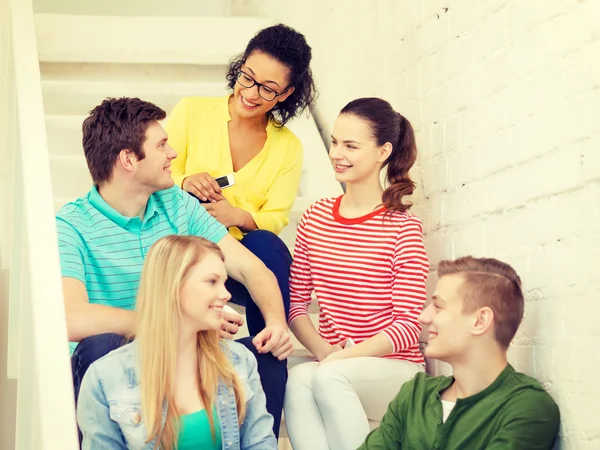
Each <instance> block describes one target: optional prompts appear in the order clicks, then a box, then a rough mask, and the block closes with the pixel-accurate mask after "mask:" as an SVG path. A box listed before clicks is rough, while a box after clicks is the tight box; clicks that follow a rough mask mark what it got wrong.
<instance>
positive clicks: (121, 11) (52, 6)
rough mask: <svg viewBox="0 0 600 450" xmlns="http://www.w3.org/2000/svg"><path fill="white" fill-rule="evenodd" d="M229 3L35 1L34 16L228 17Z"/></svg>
mask: <svg viewBox="0 0 600 450" xmlns="http://www.w3.org/2000/svg"><path fill="white" fill-rule="evenodd" d="M231 1H232V0H210V1H197V0H175V1H171V2H148V1H146V0H127V1H122V0H102V1H97V2H90V1H81V0H60V1H57V0H35V1H34V2H33V3H34V8H35V12H37V13H52V14H78V15H91V16H103V15H111V16H114V15H119V16H139V15H140V13H142V12H143V14H144V15H145V16H158V17H166V16H172V15H182V16H183V15H185V16H228V15H230V14H231V10H232V8H231Z"/></svg>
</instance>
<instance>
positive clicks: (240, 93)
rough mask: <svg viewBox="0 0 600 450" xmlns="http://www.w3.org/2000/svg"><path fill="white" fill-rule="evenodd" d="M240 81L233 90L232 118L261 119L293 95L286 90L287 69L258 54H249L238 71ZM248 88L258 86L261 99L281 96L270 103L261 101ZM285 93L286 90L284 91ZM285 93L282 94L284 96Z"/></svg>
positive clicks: (287, 81) (292, 89)
mask: <svg viewBox="0 0 600 450" xmlns="http://www.w3.org/2000/svg"><path fill="white" fill-rule="evenodd" d="M241 70H242V72H243V73H242V74H241V75H240V77H242V78H241V79H240V80H239V81H238V82H236V83H235V86H234V90H233V99H234V102H233V107H234V108H235V112H236V114H238V115H239V117H243V118H262V117H264V116H265V115H266V114H267V113H268V112H269V111H271V110H272V109H273V108H274V107H275V105H277V103H278V102H283V101H285V100H286V99H287V98H288V97H289V96H290V95H291V94H292V92H293V91H294V87H293V86H290V87H288V86H289V69H288V68H287V67H286V66H285V65H283V64H282V63H281V62H279V61H277V60H276V59H273V58H272V57H270V56H269V55H266V54H264V53H261V52H253V53H251V54H250V56H248V59H246V62H245V63H244V64H242V67H241ZM240 82H241V83H243V84H244V85H246V86H248V85H250V84H253V82H258V83H260V84H262V85H264V87H262V88H261V89H262V91H263V95H264V94H267V95H265V96H266V97H267V98H269V94H270V95H273V94H281V95H279V96H276V97H275V98H274V99H273V100H270V101H269V100H265V99H264V98H262V97H261V96H260V95H259V92H258V90H259V88H258V86H257V85H254V86H252V87H249V88H248V87H244V86H243V85H242V84H240ZM286 89H287V90H286ZM284 91H285V93H284Z"/></svg>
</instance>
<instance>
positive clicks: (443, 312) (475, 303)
mask: <svg viewBox="0 0 600 450" xmlns="http://www.w3.org/2000/svg"><path fill="white" fill-rule="evenodd" d="M438 276H439V277H440V278H439V281H438V283H437V286H436V289H435V292H434V294H433V298H432V302H431V304H430V305H429V306H428V307H427V308H426V309H425V310H424V311H423V313H422V314H421V316H420V318H419V321H420V322H421V323H422V324H423V325H424V326H428V327H429V343H428V345H427V349H426V351H425V355H426V356H428V357H429V358H436V359H439V360H442V361H445V362H447V363H449V364H450V365H451V366H452V369H453V374H454V375H453V376H451V377H444V376H440V377H431V376H428V375H426V374H423V373H419V374H417V375H416V376H415V378H414V379H413V380H411V381H409V382H408V383H405V384H404V385H403V386H402V388H401V389H400V392H399V394H398V395H397V396H396V398H395V399H394V400H393V401H392V402H391V403H390V405H389V407H388V411H387V413H386V414H385V416H384V417H383V419H382V421H381V425H380V427H379V428H378V429H376V430H374V431H373V432H371V433H370V434H369V435H368V436H367V438H366V440H365V442H364V444H363V445H362V446H361V447H360V449H359V450H376V449H377V450H380V449H407V450H408V449H410V450H420V449H447V450H479V449H482V450H483V449H485V450H509V449H514V450H517V449H518V450H533V449H536V450H537V449H539V450H542V449H551V448H552V445H553V443H554V441H555V439H556V436H557V433H558V428H559V420H560V417H559V411H558V407H557V405H556V403H555V402H554V400H552V398H551V397H550V395H548V393H547V392H546V391H545V390H544V388H543V387H542V386H541V385H540V383H539V382H538V381H536V380H535V379H534V378H531V377H529V376H527V375H524V374H522V373H519V372H516V371H515V370H514V369H513V367H512V366H511V365H510V364H508V361H507V358H506V351H507V349H508V346H509V344H510V342H511V340H512V339H513V337H514V335H515V333H516V332H517V329H518V328H519V324H520V323H521V319H522V318H523V293H522V291H521V280H520V278H519V276H518V275H517V273H516V272H515V270H514V269H513V268H512V267H510V266H509V265H508V264H505V263H503V262H501V261H498V260H496V259H491V258H473V257H471V256H467V257H464V258H460V259H458V260H456V261H442V262H441V263H440V264H439V266H438Z"/></svg>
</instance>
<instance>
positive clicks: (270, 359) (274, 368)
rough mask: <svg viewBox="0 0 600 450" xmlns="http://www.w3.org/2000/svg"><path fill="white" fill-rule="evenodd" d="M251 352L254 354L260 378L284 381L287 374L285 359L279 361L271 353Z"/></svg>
mask: <svg viewBox="0 0 600 450" xmlns="http://www.w3.org/2000/svg"><path fill="white" fill-rule="evenodd" d="M252 353H254V356H256V362H257V364H258V373H259V375H260V378H261V380H269V381H270V382H274V381H283V383H285V381H286V380H287V375H288V372H287V362H286V360H283V361H280V360H278V359H277V358H275V357H274V356H273V354H272V353H258V352H252Z"/></svg>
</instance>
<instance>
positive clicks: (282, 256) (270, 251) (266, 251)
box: [242, 230, 292, 269]
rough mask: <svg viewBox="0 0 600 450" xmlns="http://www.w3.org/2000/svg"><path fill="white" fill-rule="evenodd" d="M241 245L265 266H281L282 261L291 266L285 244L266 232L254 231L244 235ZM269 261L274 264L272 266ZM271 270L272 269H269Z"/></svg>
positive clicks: (277, 237)
mask: <svg viewBox="0 0 600 450" xmlns="http://www.w3.org/2000/svg"><path fill="white" fill-rule="evenodd" d="M242 244H243V245H244V247H246V248H247V249H248V250H250V251H251V252H252V253H254V254H255V255H256V256H257V257H258V258H260V259H261V260H262V261H263V262H264V263H265V264H266V265H267V266H269V265H274V266H275V267H278V266H281V264H282V261H283V262H285V263H287V265H288V266H289V265H291V260H292V257H291V255H290V251H289V250H288V248H287V246H286V245H285V243H284V242H283V241H282V240H281V238H279V236H277V235H276V234H275V233H272V232H270V231H267V230H254V231H251V232H250V233H248V234H246V236H244V238H243V239H242ZM271 261H273V262H275V264H272V263H271ZM269 268H270V269H272V267H269Z"/></svg>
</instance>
